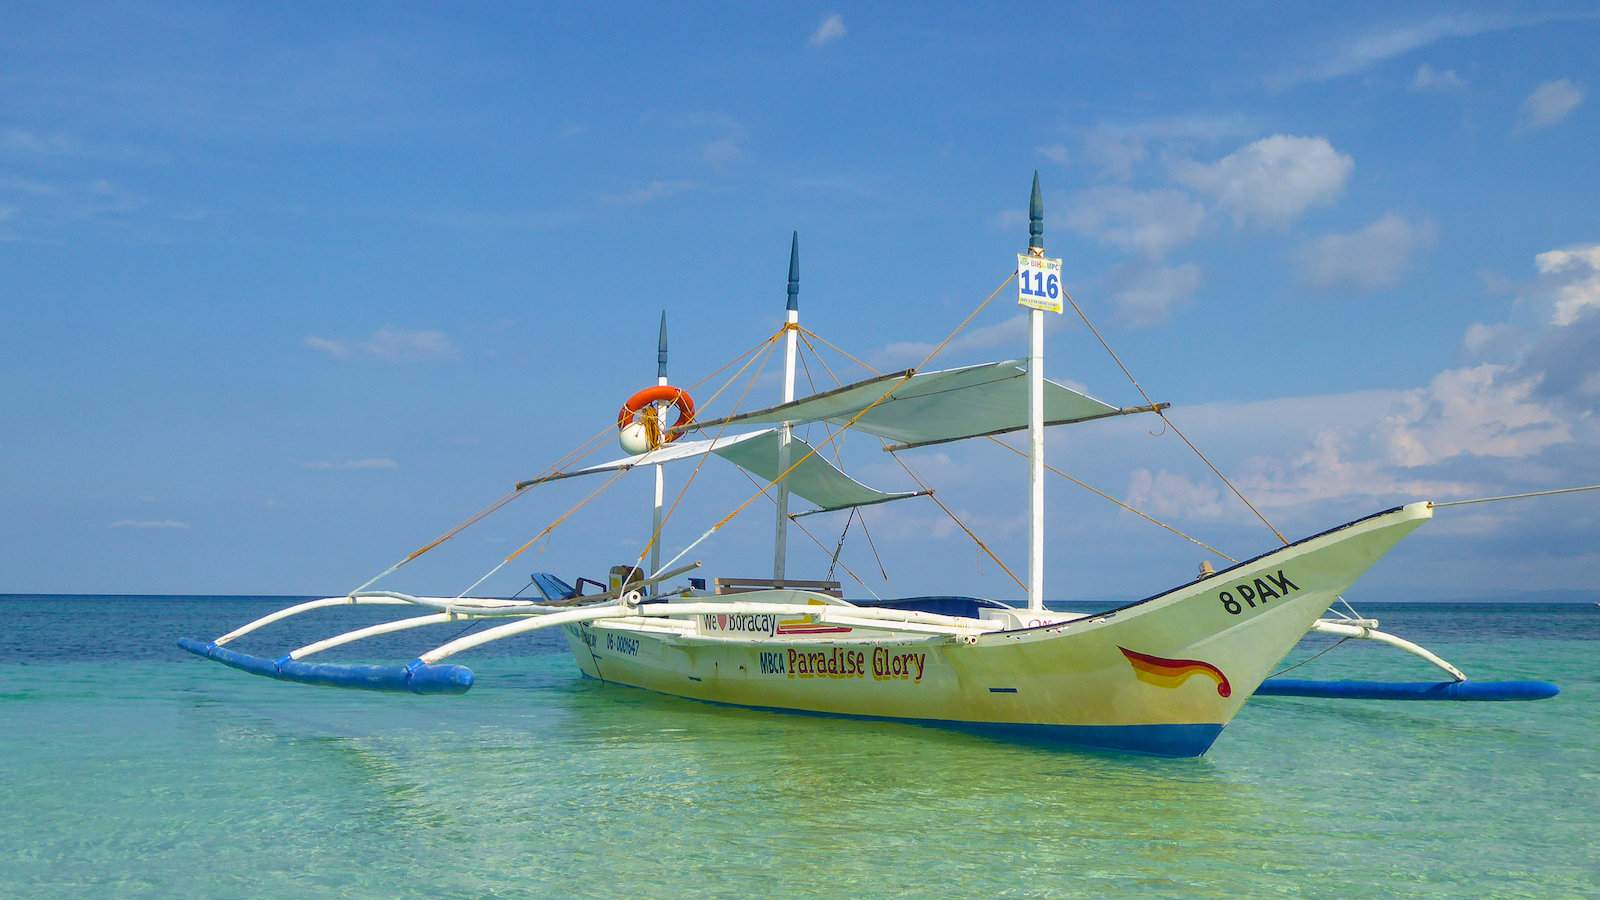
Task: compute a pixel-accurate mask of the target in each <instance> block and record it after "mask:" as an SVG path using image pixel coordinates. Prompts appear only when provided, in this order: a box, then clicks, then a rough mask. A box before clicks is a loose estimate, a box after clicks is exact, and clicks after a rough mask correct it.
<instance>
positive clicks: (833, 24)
mask: <svg viewBox="0 0 1600 900" xmlns="http://www.w3.org/2000/svg"><path fill="white" fill-rule="evenodd" d="M846 34H849V32H848V31H846V30H845V27H844V18H843V17H842V16H840V15H839V14H838V13H832V14H830V15H829V16H828V17H827V18H826V19H823V20H822V24H821V25H818V26H817V30H816V31H813V32H812V33H811V40H809V41H807V43H809V44H810V45H811V46H813V47H821V46H822V45H823V44H829V43H832V42H834V41H837V40H839V39H840V38H842V37H844V36H845V35H846ZM869 43H870V42H869Z"/></svg>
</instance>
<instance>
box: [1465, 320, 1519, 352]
mask: <svg viewBox="0 0 1600 900" xmlns="http://www.w3.org/2000/svg"><path fill="white" fill-rule="evenodd" d="M1517 336H1518V331H1517V328H1516V327H1515V326H1513V325H1510V324H1507V323H1505V322H1498V323H1495V324H1488V323H1484V322H1473V323H1472V324H1471V325H1468V326H1467V333H1466V334H1465V335H1463V336H1462V338H1461V348H1462V349H1463V350H1466V351H1467V352H1468V353H1471V354H1474V355H1477V356H1496V355H1501V354H1502V353H1503V352H1504V351H1505V350H1506V349H1508V347H1509V346H1510V345H1511V344H1512V343H1513V342H1515V340H1516V338H1517Z"/></svg>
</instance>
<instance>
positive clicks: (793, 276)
mask: <svg viewBox="0 0 1600 900" xmlns="http://www.w3.org/2000/svg"><path fill="white" fill-rule="evenodd" d="M786 321H787V323H788V324H787V325H786V326H785V328H784V332H783V402H785V403H789V402H791V401H792V400H794V359H795V351H796V346H795V345H796V343H797V341H798V340H799V337H800V232H798V231H796V232H795V233H794V237H793V239H792V240H791V241H790V243H789V305H788V313H787V318H786ZM789 437H790V427H789V423H788V422H784V423H783V431H782V432H781V433H780V434H779V437H778V471H779V472H780V473H783V472H787V471H788V470H789V466H790V461H789ZM780 477H781V476H780ZM788 550H789V482H788V480H787V479H785V480H783V481H780V482H778V529H777V539H776V540H775V541H774V544H773V549H772V580H773V581H775V582H777V585H778V586H779V587H781V586H782V585H783V571H784V567H785V564H786V563H787V556H788Z"/></svg>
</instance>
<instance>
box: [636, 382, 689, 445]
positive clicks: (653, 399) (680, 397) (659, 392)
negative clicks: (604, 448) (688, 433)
mask: <svg viewBox="0 0 1600 900" xmlns="http://www.w3.org/2000/svg"><path fill="white" fill-rule="evenodd" d="M662 402H665V403H667V404H668V405H670V406H672V407H674V408H675V409H677V410H678V421H676V422H674V423H673V424H672V426H671V427H672V428H674V429H681V428H682V427H683V426H685V425H688V424H689V423H690V422H693V421H694V398H692V397H690V396H689V394H688V392H687V391H684V390H681V389H679V388H675V387H673V386H672V385H670V384H658V385H656V386H655V387H647V388H645V389H644V390H642V391H640V392H639V393H637V394H634V395H633V396H632V397H629V398H628V402H627V403H624V404H622V410H621V411H620V412H618V413H617V430H619V431H620V430H622V429H624V428H627V427H628V424H629V423H631V422H632V421H633V417H634V416H635V415H637V414H638V412H639V410H641V409H644V408H645V407H646V406H649V405H651V404H653V403H662ZM661 430H662V431H663V432H664V434H663V435H662V439H661V442H662V443H663V444H670V443H672V442H673V441H675V440H677V439H678V438H680V437H682V436H683V432H682V431H667V430H666V428H665V427H663V428H662V429H661Z"/></svg>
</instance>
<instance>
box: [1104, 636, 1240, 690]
mask: <svg viewBox="0 0 1600 900" xmlns="http://www.w3.org/2000/svg"><path fill="white" fill-rule="evenodd" d="M1117 649H1118V650H1121V651H1122V655H1123V656H1126V657H1127V658H1128V664H1129V665H1131V666H1133V671H1134V674H1135V675H1136V676H1137V677H1138V679H1139V680H1140V681H1143V682H1145V683H1146V684H1153V685H1156V686H1157V687H1164V688H1175V687H1177V686H1178V685H1180V684H1183V683H1184V682H1185V681H1188V680H1189V679H1190V678H1192V677H1193V676H1195V675H1204V676H1206V677H1207V678H1210V679H1211V680H1212V681H1215V682H1216V683H1217V696H1218V697H1227V696H1229V695H1231V694H1232V693H1233V686H1232V685H1230V684H1228V676H1226V675H1224V674H1222V670H1221V669H1219V668H1217V667H1216V666H1213V665H1212V664H1210V663H1208V662H1201V661H1200V660H1198V659H1166V658H1165V657H1161V656H1151V655H1150V654H1148V653H1139V652H1137V651H1134V650H1129V649H1128V648H1127V647H1118V648H1117Z"/></svg>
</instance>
